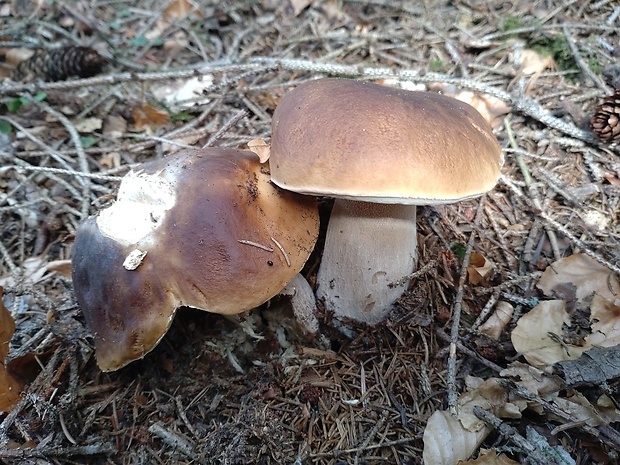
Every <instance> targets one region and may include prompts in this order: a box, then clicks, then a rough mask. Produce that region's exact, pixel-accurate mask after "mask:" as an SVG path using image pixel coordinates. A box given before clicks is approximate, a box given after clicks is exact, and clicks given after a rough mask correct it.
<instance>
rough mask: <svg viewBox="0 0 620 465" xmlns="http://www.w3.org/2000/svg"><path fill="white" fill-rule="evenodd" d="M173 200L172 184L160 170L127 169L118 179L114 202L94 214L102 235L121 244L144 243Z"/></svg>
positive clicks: (174, 199)
mask: <svg viewBox="0 0 620 465" xmlns="http://www.w3.org/2000/svg"><path fill="white" fill-rule="evenodd" d="M175 203H176V194H175V190H174V187H173V185H172V184H171V183H170V182H168V181H166V180H165V179H163V178H162V177H161V172H157V173H155V174H144V173H143V172H141V171H138V172H134V171H131V172H129V173H128V174H127V175H126V176H125V177H124V178H123V181H122V182H121V186H120V188H119V191H118V196H117V200H116V202H115V203H114V204H113V205H112V206H110V207H109V208H106V209H105V210H102V211H101V212H100V213H99V216H97V226H98V227H99V231H101V234H103V235H104V236H106V237H108V238H110V239H112V240H114V241H116V242H118V243H119V244H121V245H123V246H130V245H136V244H138V243H141V244H140V245H144V241H145V240H146V241H147V242H150V239H151V238H150V237H149V236H150V235H152V233H153V232H154V231H156V230H157V228H159V226H160V225H161V224H162V222H163V221H164V218H165V217H166V212H167V211H168V210H170V209H171V208H172V207H173V206H174V204H175Z"/></svg>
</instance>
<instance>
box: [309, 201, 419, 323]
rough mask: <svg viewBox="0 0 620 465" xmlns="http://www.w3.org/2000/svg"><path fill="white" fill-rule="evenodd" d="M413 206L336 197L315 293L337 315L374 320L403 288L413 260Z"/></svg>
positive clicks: (382, 313) (414, 226) (414, 263)
mask: <svg viewBox="0 0 620 465" xmlns="http://www.w3.org/2000/svg"><path fill="white" fill-rule="evenodd" d="M415 220H416V206H415V205H398V204H379V203H369V202H357V201H353V200H344V199H336V201H335V203H334V208H333V210H332V214H331V218H330V220H329V225H328V228H327V237H326V239H325V249H324V252H323V259H322V262H321V267H320V269H319V273H318V277H317V280H318V289H317V296H318V297H319V298H322V299H323V300H324V301H325V307H326V309H328V310H331V311H333V312H334V314H335V316H336V317H338V318H343V317H346V318H351V319H354V320H357V321H363V322H365V323H369V324H374V323H378V322H379V321H381V320H383V319H384V318H385V316H386V315H387V314H388V313H389V311H390V309H391V307H392V305H393V304H394V302H395V301H396V300H397V299H398V298H399V297H400V296H401V295H402V294H403V292H404V291H405V289H407V286H408V285H409V282H410V279H408V278H407V276H409V275H411V274H412V273H413V271H414V269H415V266H416V245H417V238H416V222H415Z"/></svg>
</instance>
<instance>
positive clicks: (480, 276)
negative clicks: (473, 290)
mask: <svg viewBox="0 0 620 465" xmlns="http://www.w3.org/2000/svg"><path fill="white" fill-rule="evenodd" d="M492 275H493V262H491V260H488V259H486V258H484V257H483V256H482V255H481V254H479V253H478V252H472V254H471V258H470V260H469V266H468V267H467V277H468V279H469V283H470V284H473V285H474V286H477V285H481V286H486V285H488V284H489V278H490V277H491V276H492Z"/></svg>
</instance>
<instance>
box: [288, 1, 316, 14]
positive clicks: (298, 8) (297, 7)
mask: <svg viewBox="0 0 620 465" xmlns="http://www.w3.org/2000/svg"><path fill="white" fill-rule="evenodd" d="M289 1H290V3H291V6H292V7H293V15H294V16H299V15H300V13H301V12H302V11H304V10H305V9H306V8H307V7H308V5H310V4H311V3H312V0H289Z"/></svg>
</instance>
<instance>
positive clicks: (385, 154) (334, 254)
mask: <svg viewBox="0 0 620 465" xmlns="http://www.w3.org/2000/svg"><path fill="white" fill-rule="evenodd" d="M270 157H271V158H270V166H271V173H272V180H273V182H274V183H275V184H277V185H278V186H280V187H282V188H284V189H288V190H291V191H294V192H299V193H302V194H310V195H317V196H328V197H335V198H336V201H335V204H334V207H333V211H332V213H331V217H330V220H329V226H328V230H327V237H326V242H325V249H324V252H323V258H322V262H321V266H320V269H319V273H318V277H317V283H318V288H317V296H318V297H319V298H321V299H323V300H324V302H325V306H326V308H327V309H328V310H331V311H333V312H334V314H335V315H336V316H337V317H339V318H343V317H348V318H352V319H355V320H358V321H363V322H366V323H371V324H372V323H377V322H379V321H381V320H383V319H384V318H385V317H386V315H387V313H388V312H389V311H390V309H391V307H392V305H393V304H394V302H395V301H396V300H397V299H398V298H399V297H400V296H401V295H402V293H403V292H404V290H405V289H406V288H407V286H408V284H409V282H410V275H411V274H412V272H413V271H414V270H415V266H416V257H417V256H416V245H417V240H416V205H430V204H443V203H451V202H455V201H458V200H463V199H468V198H472V197H476V196H479V195H481V194H483V193H484V192H486V191H488V190H489V189H491V188H492V187H493V186H494V185H495V183H496V182H497V180H498V178H499V176H500V169H501V166H502V163H503V158H502V152H501V147H500V145H499V144H498V142H497V140H496V138H495V137H494V136H493V133H492V130H491V128H490V127H489V125H488V124H487V123H486V121H485V120H484V119H483V118H482V116H481V115H480V114H479V113H478V112H477V111H476V110H475V109H474V108H472V107H471V106H469V105H467V104H465V103H463V102H460V101H458V100H455V99H452V98H449V97H445V96H442V95H438V94H434V93H430V92H410V91H405V90H400V89H394V88H390V87H386V86H381V85H377V84H373V83H368V82H362V81H355V80H349V79H319V80H316V81H311V82H308V83H305V84H302V85H300V86H298V87H297V88H296V89H294V90H293V91H291V92H290V93H288V94H287V95H285V96H284V98H283V99H282V101H281V102H280V104H279V105H278V107H277V108H276V111H275V113H274V117H273V122H272V145H271V155H270Z"/></svg>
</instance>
